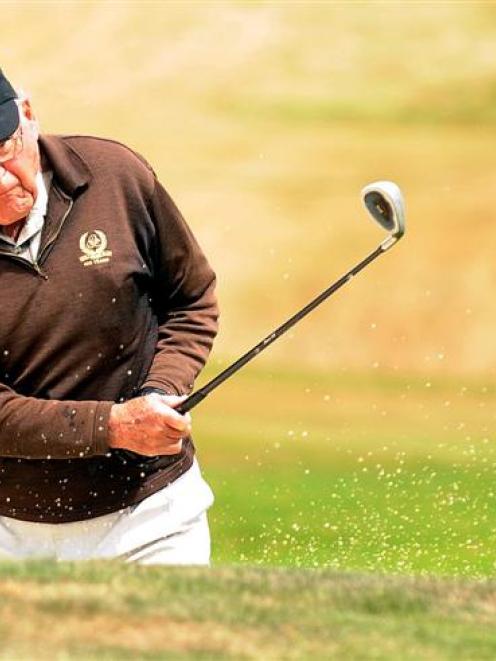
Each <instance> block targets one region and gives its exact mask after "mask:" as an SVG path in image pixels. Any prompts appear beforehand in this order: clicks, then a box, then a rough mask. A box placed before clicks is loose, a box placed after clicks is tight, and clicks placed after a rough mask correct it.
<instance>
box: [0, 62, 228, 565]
mask: <svg viewBox="0 0 496 661" xmlns="http://www.w3.org/2000/svg"><path fill="white" fill-rule="evenodd" d="M0 282H1V284H2V286H1V287H0V559H2V558H27V557H33V556H38V557H40V556H43V557H52V558H57V559H60V560H73V559H89V558H112V557H118V558H123V559H125V560H127V561H132V562H139V563H142V564H151V563H154V564H208V562H209V555H210V540H209V532H208V524H207V520H206V510H207V509H208V507H209V506H210V505H211V503H212V499H213V497H212V492H211V490H210V488H209V487H208V485H207V484H206V483H205V482H204V480H203V479H202V477H201V474H200V470H199V467H198V464H197V462H196V459H195V457H194V446H193V443H192V440H191V438H190V431H191V420H190V417H189V415H180V414H179V413H178V412H177V411H175V410H174V406H177V404H178V402H180V401H182V397H181V396H182V395H184V394H185V393H187V392H189V391H190V390H191V388H192V387H193V381H194V379H195V377H196V376H197V374H198V372H199V371H200V369H201V368H202V367H203V365H204V363H205V360H206V358H207V355H208V352H209V351H210V348H211V346H212V342H213V339H214V337H215V333H216V328H217V307H216V300H215V296H214V286H215V276H214V273H213V271H212V269H211V268H210V266H209V264H208V263H207V260H206V259H205V257H204V255H203V253H202V251H201V250H200V248H199V246H198V244H197V242H196V240H195V238H194V237H193V235H192V233H191V231H190V229H189V228H188V226H187V225H186V223H185V222H184V220H183V218H182V217H181V214H180V213H179V211H178V210H177V208H176V207H175V205H174V203H173V202H172V200H171V198H170V197H169V196H168V194H167V193H166V191H165V190H164V188H163V187H162V186H161V184H160V183H159V182H158V181H157V179H156V177H155V175H154V173H153V171H152V169H151V168H150V167H149V166H148V165H147V163H146V162H145V161H144V160H143V159H142V158H141V157H140V156H138V155H137V154H136V153H134V152H133V151H131V150H130V149H128V148H127V147H125V146H123V145H121V144H119V143H116V142H113V141H110V140H103V139H99V138H94V137H82V136H65V137H62V136H52V135H50V136H48V135H39V130H38V124H37V121H36V117H35V115H34V113H33V109H32V106H31V104H30V102H29V100H28V98H25V97H24V96H21V95H19V96H18V95H17V94H16V92H15V90H14V89H13V87H12V86H11V84H10V83H9V81H8V80H7V79H6V77H5V75H4V74H3V72H1V71H0Z"/></svg>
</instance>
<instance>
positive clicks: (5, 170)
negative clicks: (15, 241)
mask: <svg viewBox="0 0 496 661" xmlns="http://www.w3.org/2000/svg"><path fill="white" fill-rule="evenodd" d="M18 105H19V116H20V120H21V123H20V127H21V131H22V150H21V151H20V152H19V153H18V154H17V155H16V156H15V158H12V159H10V160H9V161H5V162H4V163H0V225H11V224H12V223H15V222H17V221H18V220H21V219H22V218H25V217H26V216H27V215H28V214H29V212H30V211H31V209H32V208H33V205H34V203H35V200H36V196H37V194H38V190H37V187H36V174H37V173H38V170H39V169H40V152H39V149H38V122H37V121H36V119H35V117H34V115H33V112H32V110H31V106H30V104H29V101H27V100H25V101H19V104H18Z"/></svg>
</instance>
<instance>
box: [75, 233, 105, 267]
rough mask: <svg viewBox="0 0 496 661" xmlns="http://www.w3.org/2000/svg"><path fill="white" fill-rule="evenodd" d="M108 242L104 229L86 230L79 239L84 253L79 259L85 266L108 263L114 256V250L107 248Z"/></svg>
mask: <svg viewBox="0 0 496 661" xmlns="http://www.w3.org/2000/svg"><path fill="white" fill-rule="evenodd" d="M107 244H108V240H107V237H106V235H105V232H102V230H93V231H91V232H85V233H84V234H83V235H82V236H81V238H80V239H79V247H80V248H81V252H82V253H84V254H83V255H82V256H81V257H80V258H79V261H80V262H82V263H83V264H84V266H90V265H91V264H106V263H107V262H109V261H110V258H111V257H112V251H111V250H107Z"/></svg>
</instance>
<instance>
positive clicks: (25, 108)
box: [20, 96, 36, 122]
mask: <svg viewBox="0 0 496 661" xmlns="http://www.w3.org/2000/svg"><path fill="white" fill-rule="evenodd" d="M20 109H21V112H22V114H23V115H24V117H25V118H26V119H28V120H30V121H34V122H35V121H36V116H35V114H34V111H33V107H32V105H31V101H30V100H29V99H28V97H27V96H25V97H24V98H23V99H22V100H21V103H20Z"/></svg>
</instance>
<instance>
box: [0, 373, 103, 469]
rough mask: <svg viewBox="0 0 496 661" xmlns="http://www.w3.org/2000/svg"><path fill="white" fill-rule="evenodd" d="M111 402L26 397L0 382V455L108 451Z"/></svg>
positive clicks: (59, 456)
mask: <svg viewBox="0 0 496 661" xmlns="http://www.w3.org/2000/svg"><path fill="white" fill-rule="evenodd" d="M112 404H113V402H105V401H101V402H96V401H95V402H93V401H84V402H76V401H60V400H46V399H37V398H35V397H25V396H23V395H19V394H17V393H15V392H14V391H13V390H12V389H11V388H8V387H7V386H6V385H4V384H2V383H0V456H2V457H17V458H22V459H47V458H49V459H72V458H74V459H79V458H84V457H91V456H94V455H103V454H105V453H106V452H108V445H107V433H108V419H109V416H110V409H111V407H112Z"/></svg>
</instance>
